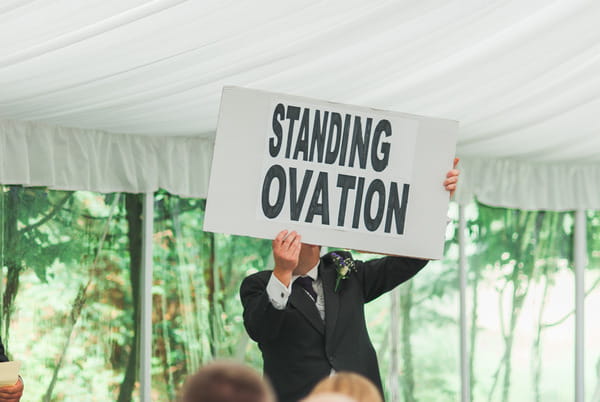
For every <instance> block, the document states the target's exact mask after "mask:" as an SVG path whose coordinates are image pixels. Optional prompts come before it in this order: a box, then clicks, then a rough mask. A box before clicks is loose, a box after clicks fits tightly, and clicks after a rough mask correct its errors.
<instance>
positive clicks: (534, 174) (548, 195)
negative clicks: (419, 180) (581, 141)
mask: <svg viewBox="0 0 600 402" xmlns="http://www.w3.org/2000/svg"><path fill="white" fill-rule="evenodd" d="M460 169H461V177H460V185H459V187H458V190H457V193H456V198H457V200H458V202H459V203H461V204H466V203H468V202H470V201H471V200H472V199H473V197H476V198H477V199H478V200H479V201H481V202H483V203H485V204H488V205H492V206H498V207H506V208H519V209H527V210H553V211H568V210H577V209H594V210H598V209H600V166H599V165H598V164H594V163H589V164H586V163H581V164H577V163H572V162H570V163H556V162H553V163H536V162H529V161H527V162H525V161H518V160H510V159H471V158H463V159H461V161H460Z"/></svg>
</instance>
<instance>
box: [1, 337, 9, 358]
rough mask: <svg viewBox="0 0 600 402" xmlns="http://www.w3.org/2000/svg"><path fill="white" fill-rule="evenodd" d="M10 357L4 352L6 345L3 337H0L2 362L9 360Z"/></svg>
mask: <svg viewBox="0 0 600 402" xmlns="http://www.w3.org/2000/svg"><path fill="white" fill-rule="evenodd" d="M7 361H8V357H6V355H5V354H4V345H3V344H2V338H0V362H7Z"/></svg>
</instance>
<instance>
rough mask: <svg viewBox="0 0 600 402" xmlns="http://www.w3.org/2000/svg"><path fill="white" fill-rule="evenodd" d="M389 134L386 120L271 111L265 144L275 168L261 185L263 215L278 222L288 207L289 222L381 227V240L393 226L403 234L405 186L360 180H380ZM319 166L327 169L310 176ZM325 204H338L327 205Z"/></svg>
mask: <svg viewBox="0 0 600 402" xmlns="http://www.w3.org/2000/svg"><path fill="white" fill-rule="evenodd" d="M286 126H287V130H285V127H286ZM392 135H393V132H392V125H391V123H390V121H389V120H387V119H380V120H376V119H374V118H372V117H361V116H354V115H350V114H345V115H343V116H342V115H341V114H340V113H337V112H331V111H326V110H319V109H315V110H311V109H309V108H300V107H298V106H292V105H287V106H286V105H284V104H282V103H279V104H277V105H276V106H275V108H274V111H273V118H272V135H271V136H270V137H269V142H268V149H269V155H270V156H271V158H273V159H274V163H273V164H272V165H271V166H270V167H269V168H268V169H267V172H266V174H265V176H264V178H263V185H262V193H261V205H262V212H263V214H264V216H265V217H267V218H269V219H275V218H278V217H280V214H281V213H282V211H283V210H284V206H285V205H289V211H288V212H289V216H288V218H289V219H290V220H291V221H303V222H306V223H312V222H313V221H314V220H315V217H316V216H319V217H320V222H318V223H321V224H322V225H331V224H332V221H333V222H334V224H335V225H337V226H338V227H351V228H352V229H357V228H359V227H360V226H361V223H362V226H364V227H365V228H366V229H367V230H369V231H371V232H374V231H377V230H380V228H382V229H383V231H384V232H385V233H391V232H392V226H394V232H395V233H397V234H403V232H404V220H405V216H406V209H407V204H408V194H409V189H410V185H409V184H407V183H404V184H399V183H396V182H393V181H390V182H384V181H383V180H382V179H380V178H375V179H371V180H367V178H366V176H368V175H367V174H365V173H374V174H375V175H376V176H379V177H384V175H383V174H382V172H383V173H385V170H386V168H387V167H388V164H389V157H390V151H391V143H390V142H389V141H388V140H389V139H390V138H391V137H392ZM282 159H288V160H293V161H298V162H301V165H302V166H305V168H298V167H288V168H287V169H286V168H284V167H283V166H282V165H281V164H280V163H276V162H277V160H282ZM319 165H321V166H323V167H328V168H327V169H326V168H323V169H322V170H317V168H318V166H319ZM334 166H345V167H347V168H352V169H351V171H353V172H356V174H353V175H350V174H341V173H335V172H333V171H332V170H335V169H334ZM361 172H363V173H362V174H361ZM346 173H347V172H346ZM371 177H373V175H371ZM309 189H310V192H311V194H310V195H309ZM334 192H335V194H334ZM273 195H274V197H273ZM272 198H274V199H272ZM307 200H308V202H307ZM331 200H339V202H337V203H336V205H332V202H330V201H331ZM348 208H350V209H351V213H350V219H346V216H347V209H348ZM332 218H333V219H332ZM382 225H383V227H382Z"/></svg>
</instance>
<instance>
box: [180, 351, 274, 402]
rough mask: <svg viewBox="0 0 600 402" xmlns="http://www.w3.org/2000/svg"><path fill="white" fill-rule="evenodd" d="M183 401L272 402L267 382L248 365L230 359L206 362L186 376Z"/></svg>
mask: <svg viewBox="0 0 600 402" xmlns="http://www.w3.org/2000/svg"><path fill="white" fill-rule="evenodd" d="M181 400H182V402H274V401H275V398H274V396H273V391H272V390H271V387H270V386H269V384H268V383H267V382H266V381H265V380H264V379H263V378H262V377H261V376H260V374H258V373H257V372H256V371H255V370H253V369H251V368H250V367H247V366H244V365H243V364H240V363H236V362H229V361H220V362H213V363H209V364H207V365H206V366H204V367H202V368H201V369H200V370H198V372H196V373H195V374H193V375H192V376H190V377H188V379H187V380H186V382H185V385H184V387H183V392H182V398H181Z"/></svg>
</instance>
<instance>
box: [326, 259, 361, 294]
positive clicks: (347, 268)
mask: <svg viewBox="0 0 600 402" xmlns="http://www.w3.org/2000/svg"><path fill="white" fill-rule="evenodd" d="M331 257H332V258H333V263H334V264H335V270H336V272H337V278H336V279H335V288H334V289H333V291H334V292H337V291H338V289H339V288H340V283H341V282H342V280H343V279H346V278H348V276H349V275H350V273H351V272H352V271H356V266H355V265H354V260H353V259H352V258H350V257H348V258H343V257H342V256H341V255H339V254H337V253H331Z"/></svg>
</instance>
